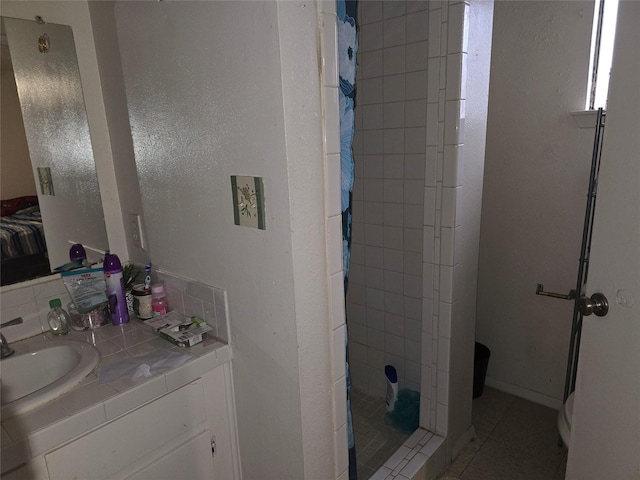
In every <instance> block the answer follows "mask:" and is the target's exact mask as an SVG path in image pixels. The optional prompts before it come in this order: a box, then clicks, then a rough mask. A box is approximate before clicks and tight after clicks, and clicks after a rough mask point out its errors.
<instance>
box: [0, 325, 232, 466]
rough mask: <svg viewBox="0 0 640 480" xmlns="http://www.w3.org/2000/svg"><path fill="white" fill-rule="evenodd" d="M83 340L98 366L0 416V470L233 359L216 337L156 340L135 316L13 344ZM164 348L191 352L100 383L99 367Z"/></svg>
mask: <svg viewBox="0 0 640 480" xmlns="http://www.w3.org/2000/svg"><path fill="white" fill-rule="evenodd" d="M58 339H62V340H76V341H84V342H88V343H91V344H92V345H94V346H95V347H96V348H97V349H98V351H99V352H100V357H101V358H100V362H99V363H98V366H97V367H96V369H95V370H94V371H93V372H92V373H91V374H90V375H88V376H87V377H85V378H84V380H82V382H81V383H80V384H78V385H77V386H76V387H74V388H73V389H71V390H70V391H68V392H66V393H64V394H63V395H62V396H60V397H58V398H56V399H55V400H52V401H51V402H48V403H46V404H45V405H43V406H41V407H39V408H36V409H34V410H31V411H29V412H27V413H25V414H23V415H19V416H16V417H13V418H8V419H6V420H4V419H3V420H2V437H1V439H0V445H1V447H2V448H1V465H2V473H5V472H7V471H8V470H10V469H13V468H15V467H17V466H18V465H21V464H23V463H25V462H26V461H28V460H29V459H31V458H34V457H37V456H38V455H41V454H43V453H45V452H47V451H49V450H51V449H52V448H55V447H56V446H57V445H60V444H62V443H64V442H66V441H68V440H70V439H72V438H74V437H77V436H78V435H82V434H84V433H86V432H88V431H89V430H91V429H93V428H96V427H99V426H100V425H102V424H104V423H106V422H108V421H111V420H113V419H114V418H116V417H119V416H120V415H122V414H124V413H127V412H129V411H131V410H133V409H134V408H137V407H139V406H141V405H143V404H145V403H147V402H149V401H151V400H153V399H155V398H157V397H159V396H161V395H163V394H165V393H167V392H170V391H172V390H174V389H176V388H178V387H180V386H182V385H185V384H186V383H189V382H191V381H193V380H195V379H197V378H198V377H199V376H201V375H202V374H204V373H205V372H208V371H210V370H212V369H214V368H216V367H217V366H219V365H222V364H223V363H225V362H228V361H230V360H231V348H230V347H229V345H227V344H225V343H223V342H221V341H219V340H218V339H217V338H215V337H210V338H207V339H205V340H203V342H202V343H200V344H198V345H194V346H193V347H188V348H181V347H178V346H176V345H173V344H172V343H170V342H169V341H167V340H164V339H162V338H160V337H159V336H158V335H157V334H156V333H154V332H153V330H152V329H151V328H149V327H148V326H146V325H144V324H143V323H142V321H140V320H138V319H131V321H130V322H129V323H126V324H124V325H105V326H103V327H100V328H98V329H96V330H89V331H86V332H73V331H72V332H70V333H69V334H68V335H64V336H61V337H56V336H54V335H51V334H50V333H45V334H42V335H37V336H35V337H31V338H28V339H25V340H22V341H20V342H16V343H13V344H12V345H11V346H12V348H14V349H15V351H16V355H19V354H20V353H22V352H23V351H25V350H26V349H27V348H28V347H29V346H30V345H32V344H33V343H34V342H51V343H55V342H56V340H58ZM159 348H164V349H170V350H173V351H176V352H179V353H186V354H189V355H190V356H191V358H190V359H188V360H187V361H186V362H185V363H183V364H182V365H180V366H179V367H176V368H173V369H171V370H166V371H164V372H160V373H156V374H154V375H152V376H150V377H147V378H141V379H138V380H137V381H134V380H132V379H130V378H124V379H119V380H115V381H113V382H110V383H99V382H98V375H97V373H96V372H97V369H98V368H99V367H100V366H101V365H102V366H104V365H108V364H111V363H116V362H120V361H122V360H124V359H126V358H130V357H132V356H137V355H143V354H145V353H148V352H150V351H153V350H156V349H159Z"/></svg>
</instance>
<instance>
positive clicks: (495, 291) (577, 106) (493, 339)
mask: <svg viewBox="0 0 640 480" xmlns="http://www.w3.org/2000/svg"><path fill="white" fill-rule="evenodd" d="M592 14H593V2H592V1H586V2H577V1H553V2H533V1H528V2H496V4H495V19H494V29H493V51H492V61H491V85H490V94H489V124H488V130H487V147H486V165H485V177H484V196H483V203H482V229H481V238H480V264H479V283H478V313H477V315H478V316H477V323H476V337H477V340H478V341H479V342H481V343H484V344H486V345H487V346H488V347H489V348H490V349H491V359H490V361H489V370H488V374H487V375H488V379H487V383H488V384H491V385H494V386H497V387H498V388H501V389H504V390H507V391H510V392H511V393H515V394H518V395H522V396H524V397H526V398H530V399H532V400H534V401H538V402H541V403H544V404H547V405H550V406H555V407H557V406H558V405H559V404H560V400H561V399H562V394H563V387H564V376H565V368H566V357H567V351H568V345H569V334H570V328H571V318H572V312H573V303H572V302H569V301H566V300H559V299H554V298H549V297H542V296H536V295H535V290H536V284H537V283H542V284H544V287H545V289H546V290H550V291H555V292H559V293H565V294H566V293H568V292H569V290H570V289H573V288H575V284H576V277H577V268H578V259H579V255H580V242H581V238H582V225H583V220H584V209H585V206H586V192H587V183H588V179H589V168H590V162H591V151H592V145H593V129H579V128H578V127H577V126H576V124H575V122H574V120H573V119H572V118H571V117H570V115H569V112H572V111H576V110H582V109H584V105H585V96H586V84H587V70H588V63H589V45H590V36H591V26H592Z"/></svg>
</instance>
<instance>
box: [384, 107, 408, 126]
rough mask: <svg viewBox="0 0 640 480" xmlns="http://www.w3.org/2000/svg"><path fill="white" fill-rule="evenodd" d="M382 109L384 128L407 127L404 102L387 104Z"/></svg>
mask: <svg viewBox="0 0 640 480" xmlns="http://www.w3.org/2000/svg"><path fill="white" fill-rule="evenodd" d="M381 107H382V110H383V113H382V117H383V119H384V121H383V125H382V126H383V127H384V128H403V127H404V126H405V112H404V111H405V108H404V107H405V105H404V102H385V103H384V105H381Z"/></svg>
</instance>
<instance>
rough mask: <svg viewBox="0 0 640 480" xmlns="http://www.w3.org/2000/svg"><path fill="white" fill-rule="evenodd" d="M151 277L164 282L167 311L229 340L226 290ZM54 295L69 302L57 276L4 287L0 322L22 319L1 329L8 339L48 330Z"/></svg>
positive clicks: (158, 275) (176, 278)
mask: <svg viewBox="0 0 640 480" xmlns="http://www.w3.org/2000/svg"><path fill="white" fill-rule="evenodd" d="M152 277H153V282H154V283H156V282H158V283H162V284H164V286H165V292H166V295H167V302H168V304H169V310H177V311H178V312H180V313H182V314H184V315H187V316H193V315H195V316H197V317H199V318H202V319H204V320H205V321H206V322H207V323H208V324H209V325H210V326H211V327H212V328H213V332H212V333H213V334H214V335H215V336H216V337H218V338H219V339H220V340H221V341H223V342H226V343H229V308H228V305H227V303H228V302H227V292H226V291H225V290H223V289H220V288H216V287H212V286H210V285H205V284H204V283H200V282H197V281H195V280H188V279H186V278H182V277H179V276H177V275H174V274H171V273H168V272H163V271H156V272H153V274H152ZM54 298H59V299H60V300H61V301H62V305H63V307H64V308H65V309H67V304H68V303H69V302H70V301H71V300H70V298H69V294H68V293H67V291H66V289H65V287H64V283H63V282H62V278H60V276H59V275H52V276H51V277H46V278H44V279H38V280H35V281H32V282H27V283H25V284H20V285H14V286H9V287H4V288H3V292H2V294H1V295H0V322H2V323H4V322H8V321H9V320H13V319H14V318H16V317H22V318H23V320H24V322H23V323H22V324H20V325H15V326H11V327H5V328H3V329H2V333H3V335H4V336H5V337H6V339H7V341H8V342H9V343H11V342H16V341H18V340H22V339H25V338H28V337H32V336H34V335H38V334H40V333H43V332H46V331H48V330H49V325H48V323H47V314H48V313H49V310H50V308H49V300H51V299H54Z"/></svg>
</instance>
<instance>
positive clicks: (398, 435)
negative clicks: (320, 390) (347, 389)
mask: <svg viewBox="0 0 640 480" xmlns="http://www.w3.org/2000/svg"><path fill="white" fill-rule="evenodd" d="M385 413H387V408H386V405H385V403H384V398H381V397H376V396H373V395H369V394H367V393H365V392H363V391H361V390H358V389H355V388H354V389H352V390H351V414H352V418H353V430H354V433H355V437H356V455H357V463H358V480H367V479H368V478H370V477H371V476H372V475H373V474H374V473H375V472H376V471H377V470H378V468H380V467H381V466H382V464H384V462H386V461H387V460H388V459H389V457H391V455H393V454H394V453H395V452H396V450H398V448H400V446H402V444H403V443H404V441H405V440H406V439H407V438H409V436H410V434H403V433H402V432H400V431H399V430H396V429H395V428H393V427H392V426H391V425H387V424H386V423H385V421H384V415H385Z"/></svg>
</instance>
